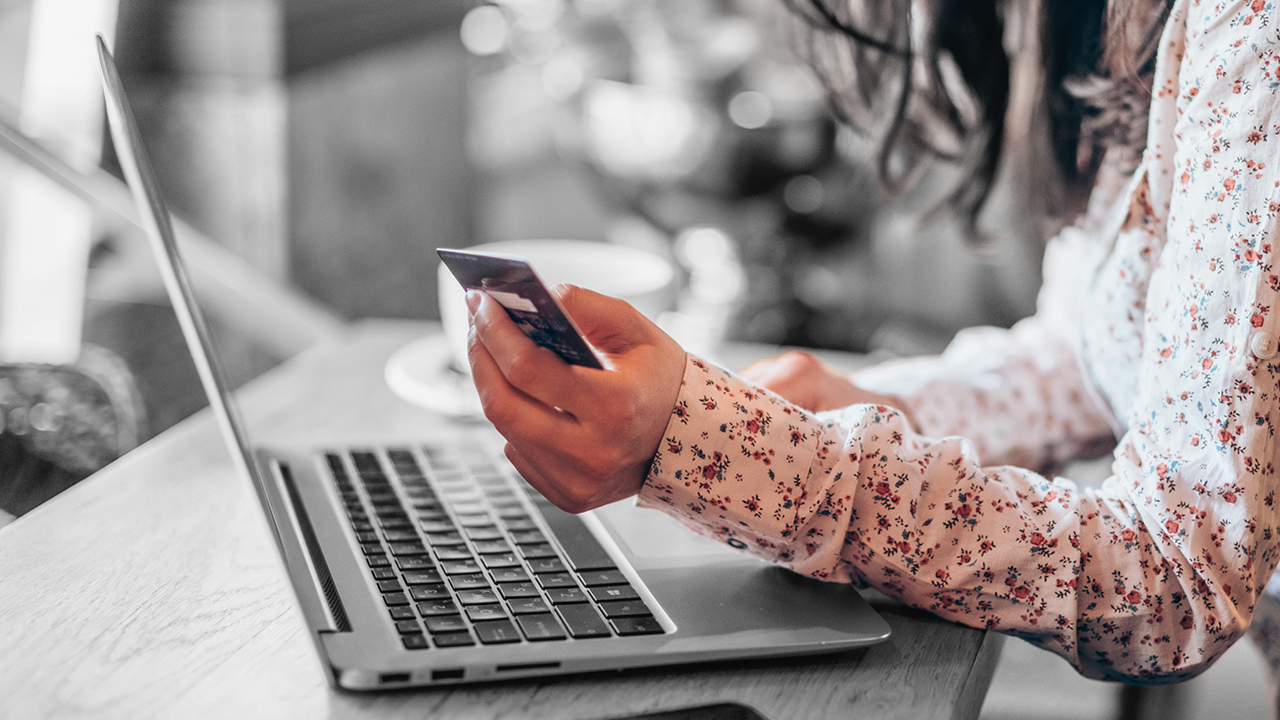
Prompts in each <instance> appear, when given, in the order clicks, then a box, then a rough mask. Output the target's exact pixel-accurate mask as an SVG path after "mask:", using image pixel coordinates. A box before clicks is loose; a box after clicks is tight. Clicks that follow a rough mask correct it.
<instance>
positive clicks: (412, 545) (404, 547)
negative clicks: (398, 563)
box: [390, 541, 427, 557]
mask: <svg viewBox="0 0 1280 720" xmlns="http://www.w3.org/2000/svg"><path fill="white" fill-rule="evenodd" d="M390 549H391V554H392V555H395V556H397V557H399V556H400V555H417V554H419V553H424V552H426V551H427V548H426V547H424V546H423V544H422V543H420V542H417V541H414V542H402V543H391V548H390Z"/></svg>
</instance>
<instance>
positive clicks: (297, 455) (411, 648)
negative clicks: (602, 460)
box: [98, 38, 889, 690]
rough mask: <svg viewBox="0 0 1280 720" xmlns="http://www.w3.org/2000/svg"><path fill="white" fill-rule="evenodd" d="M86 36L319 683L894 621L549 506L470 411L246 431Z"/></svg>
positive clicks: (690, 539)
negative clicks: (448, 416)
mask: <svg viewBox="0 0 1280 720" xmlns="http://www.w3.org/2000/svg"><path fill="white" fill-rule="evenodd" d="M98 50H99V58H100V61H101V66H102V78H103V87H104V90H105V93H106V98H107V116H108V122H109V125H110V129H111V134H112V137H113V139H114V141H115V145H116V151H117V154H118V156H119V159H120V164H121V166H122V167H123V169H124V172H125V176H126V179H127V181H128V183H129V186H130V188H131V189H132V192H133V196H134V200H135V202H136V203H137V206H138V214H139V217H140V219H141V222H142V225H143V227H144V229H145V230H146V232H147V234H148V236H149V237H150V239H151V243H152V247H153V249H154V250H155V253H156V256H157V259H158V262H159V264H160V269H161V272H162V275H163V278H164V281H165V287H166V289H167V290H168V293H169V296H170V299H171V300H172V302H173V306H174V310H175V312H176V314H177V316H178V319H179V321H180V325H181V327H182V331H183V334H184V336H185V338H186V341H187V344H188V345H189V346H190V349H191V354H192V356H193V358H194V360H195V364H196V367H197V369H198V371H199V375H200V378H201V382H202V383H203V385H204V389H205V391H206V393H207V394H208V396H209V403H210V406H211V408H212V412H213V413H214V416H215V417H216V419H217V422H218V424H219V426H220V428H221V430H222V434H223V436H224V437H225V439H226V441H227V444H228V447H229V448H230V450H231V454H232V456H233V458H234V462H235V464H236V465H237V468H238V471H239V472H240V473H241V474H242V475H243V476H244V477H246V478H247V479H249V480H250V481H251V482H252V484H253V487H254V489H255V491H256V494H257V496H258V499H259V501H260V503H261V505H262V509H263V511H264V513H265V515H266V519H267V521H268V524H269V525H270V527H271V529H272V531H273V535H274V537H275V540H276V544H277V546H278V549H279V551H280V555H281V558H282V559H283V563H284V567H285V569H286V571H287V573H288V575H289V579H290V582H291V585H292V587H293V590H294V594H295V595H296V599H297V602H298V606H299V607H300V609H301V614H302V617H303V618H304V620H305V622H306V624H307V627H308V631H309V635H310V637H311V639H312V641H313V642H314V645H315V648H316V652H317V654H318V655H319V657H320V660H321V662H322V664H323V666H324V668H325V670H326V672H325V675H326V677H327V679H328V681H329V682H330V683H331V685H333V686H335V687H339V688H344V689H348V690H374V689H383V688H401V687H423V686H445V685H454V684H459V683H473V682H485V681H500V680H507V679H515V678H529V677H539V676H549V675H560V674H569V673H580V672H591V671H601V670H619V669H624V668H634V667H643V666H655V665H668V664H685V663H701V662H707V661H713V660H730V659H744V658H760V657H773V656H785V655H801V654H813V653H822V652H836V651H841V650H848V649H851V648H857V647H861V646H864V645H869V644H872V643H876V642H880V641H882V640H884V639H885V638H887V637H888V635H889V627H888V625H887V624H886V623H885V622H884V620H883V619H882V618H880V617H879V616H878V615H877V614H876V613H875V611H874V610H872V609H871V607H870V606H868V605H867V603H866V602H865V601H864V600H863V599H862V597H861V596H860V595H859V594H858V592H857V590H856V589H854V588H852V587H849V586H847V585H837V584H830V583H821V582H818V581H815V580H810V579H808V578H804V577H801V576H799V575H796V574H794V573H792V572H790V571H787V570H783V569H781V568H777V567H774V566H771V565H769V564H768V563H764V562H762V561H759V560H756V559H753V558H750V557H748V556H746V555H743V554H740V553H738V552H737V551H735V550H732V549H730V548H726V547H722V546H720V545H718V544H716V543H714V542H712V541H710V540H706V539H704V538H701V537H699V536H697V535H694V534H693V533H691V532H689V531H688V530H687V529H685V528H684V527H682V526H681V525H680V524H679V523H678V522H677V521H676V520H674V519H672V518H669V517H667V516H665V515H662V514H661V513H658V512H656V511H653V510H646V509H639V508H636V507H634V502H628V501H624V502H621V503H616V504H614V505H610V506H608V507H605V508H601V509H599V510H595V511H592V512H589V513H583V514H582V515H572V514H569V513H566V512H564V511H562V510H560V509H558V508H556V507H555V506H554V505H552V504H551V503H550V502H548V501H547V500H545V499H544V498H542V497H541V495H539V494H538V493H537V492H536V491H535V490H533V489H532V488H531V487H530V486H529V485H527V484H526V483H524V481H523V480H522V479H521V478H520V477H519V475H518V474H517V473H516V472H515V469H514V468H513V467H512V466H511V465H510V464H509V463H508V462H507V461H506V459H505V458H504V457H503V456H502V454H501V451H500V449H499V448H498V447H496V446H495V445H494V443H493V441H492V438H493V437H494V434H493V433H492V432H491V431H485V430H484V429H483V428H477V432H476V440H475V442H474V443H468V442H459V441H458V440H456V439H453V440H451V441H450V442H448V443H438V442H437V443H433V442H431V441H430V439H426V440H424V441H423V442H421V443H414V444H404V443H400V444H396V445H392V446H388V447H375V446H370V445H360V446H358V447H332V446H326V447H271V448H263V447H255V446H253V445H252V444H251V442H250V439H249V435H248V432H247V430H246V427H245V425H244V423H243V422H242V421H241V420H240V416H239V413H238V411H237V409H236V405H235V402H234V398H233V396H232V393H231V392H230V391H229V387H228V385H227V383H226V381H225V380H224V374H223V373H222V372H221V370H220V368H219V361H218V355H217V353H216V351H215V348H214V345H213V338H212V336H211V334H210V332H209V329H208V326H207V325H206V323H205V321H204V319H203V314H202V312H201V309H200V306H199V305H198V304H197V302H196V297H195V294H194V293H193V292H192V289H191V285H190V282H189V281H188V278H187V272H186V270H185V269H184V266H183V263H182V259H181V257H180V255H179V252H178V246H177V244H176V242H175V238H174V233H173V229H172V226H171V222H170V217H169V214H168V212H167V210H166V209H165V205H164V201H163V199H162V197H161V195H160V191H159V189H158V185H157V182H156V178H155V174H154V172H153V170H152V168H151V166H150V165H149V163H148V160H147V158H146V156H145V153H144V149H143V146H142V143H141V140H140V136H139V134H138V130H137V127H136V125H135V123H134V120H133V118H132V115H131V113H130V110H129V106H128V103H127V101H126V99H125V96H124V93H123V91H122V88H121V84H120V79H119V75H118V74H117V71H116V68H115V65H114V61H113V59H112V57H111V54H110V53H109V52H108V50H107V49H106V45H105V43H103V41H102V39H101V38H98ZM460 292H461V291H460Z"/></svg>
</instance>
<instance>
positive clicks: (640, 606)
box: [600, 600, 652, 619]
mask: <svg viewBox="0 0 1280 720" xmlns="http://www.w3.org/2000/svg"><path fill="white" fill-rule="evenodd" d="M600 611H601V612H603V613H604V616H605V617H607V618H609V619H613V618H620V617H639V616H641V615H651V614H652V613H650V612H649V606H647V605H645V604H644V602H643V601H641V600H613V601H610V602H602V603H600Z"/></svg>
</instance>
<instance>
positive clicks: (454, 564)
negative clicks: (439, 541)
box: [440, 558, 480, 575]
mask: <svg viewBox="0 0 1280 720" xmlns="http://www.w3.org/2000/svg"><path fill="white" fill-rule="evenodd" d="M440 569H441V570H442V571H443V572H444V574H445V575H461V574H463V573H476V572H480V563H478V562H476V561H475V560H474V559H472V558H467V559H466V560H441V562H440Z"/></svg>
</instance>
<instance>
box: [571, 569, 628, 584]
mask: <svg viewBox="0 0 1280 720" xmlns="http://www.w3.org/2000/svg"><path fill="white" fill-rule="evenodd" d="M578 579H579V580H581V581H582V584H583V585H586V586H587V587H592V586H595V585H620V584H622V583H625V582H626V581H627V576H626V575H623V574H622V571H621V570H587V571H585V572H582V573H579V574H578Z"/></svg>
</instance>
